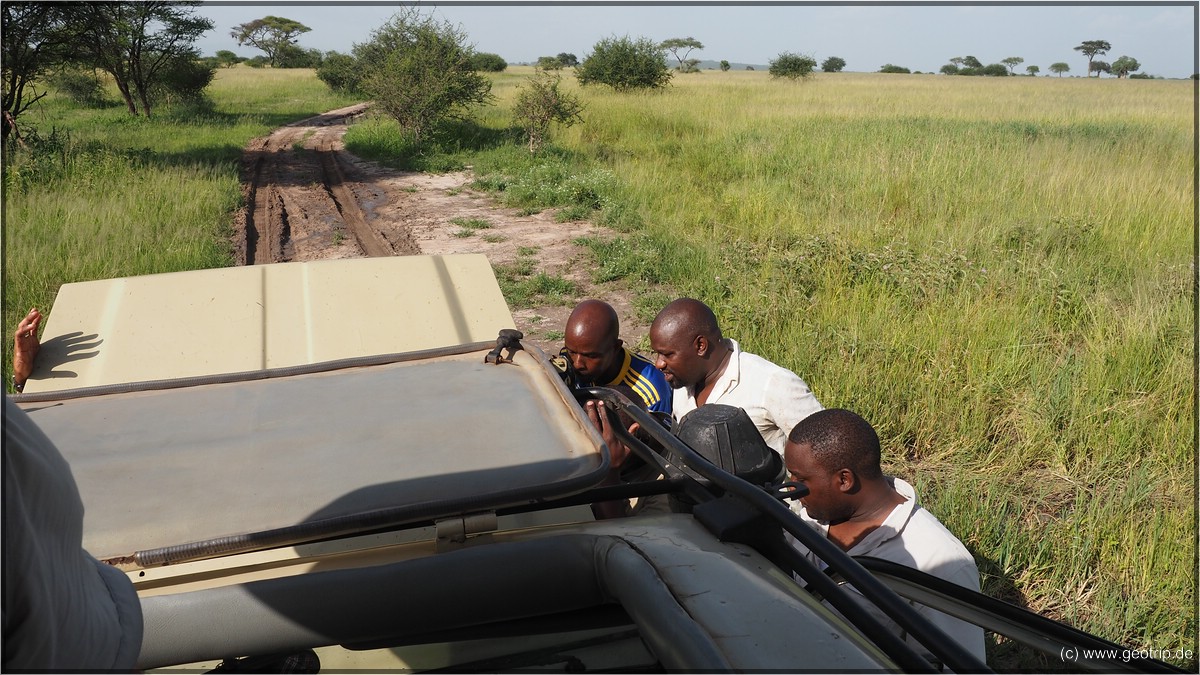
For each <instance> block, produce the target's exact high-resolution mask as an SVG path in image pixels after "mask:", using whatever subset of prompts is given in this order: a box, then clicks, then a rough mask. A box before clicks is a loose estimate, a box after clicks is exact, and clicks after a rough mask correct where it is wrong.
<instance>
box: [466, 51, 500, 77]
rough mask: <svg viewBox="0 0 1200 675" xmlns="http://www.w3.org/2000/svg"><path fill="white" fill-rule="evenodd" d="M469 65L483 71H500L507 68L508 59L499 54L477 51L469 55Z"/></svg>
mask: <svg viewBox="0 0 1200 675" xmlns="http://www.w3.org/2000/svg"><path fill="white" fill-rule="evenodd" d="M471 66H472V67H474V68H475V70H477V71H480V72H484V73H502V72H504V70H505V69H506V68H508V61H505V60H504V59H503V58H502V57H501V56H500V55H499V54H491V53H488V52H478V53H476V54H472V55H471Z"/></svg>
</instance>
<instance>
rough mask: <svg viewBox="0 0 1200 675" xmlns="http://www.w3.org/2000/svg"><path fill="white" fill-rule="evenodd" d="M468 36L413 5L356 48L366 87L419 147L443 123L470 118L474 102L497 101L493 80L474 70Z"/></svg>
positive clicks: (365, 90)
mask: <svg viewBox="0 0 1200 675" xmlns="http://www.w3.org/2000/svg"><path fill="white" fill-rule="evenodd" d="M465 39H466V36H465V34H464V33H463V32H462V31H461V30H459V29H456V28H454V27H453V26H451V25H450V24H449V23H438V22H437V21H435V20H434V19H433V18H431V17H428V16H422V15H421V13H420V11H419V10H417V9H416V8H412V9H410V10H408V11H405V12H401V13H399V14H397V15H395V16H394V17H392V19H390V20H389V21H388V23H386V24H384V26H383V27H381V28H380V29H379V30H377V31H376V32H375V33H374V34H373V35H372V40H371V42H370V43H368V44H367V45H363V46H356V47H355V54H356V55H357V56H358V57H359V58H358V61H359V64H360V65H361V66H362V69H363V71H364V75H363V79H362V84H361V86H362V89H363V91H364V92H365V93H366V94H368V95H370V96H371V97H372V98H374V99H375V102H376V105H377V106H378V107H379V109H380V110H382V111H384V112H385V113H386V114H388V115H389V116H391V117H392V118H393V119H395V120H396V121H397V122H398V123H399V124H400V127H401V128H402V129H403V130H404V131H405V132H407V133H408V134H411V136H412V138H413V141H414V142H415V143H417V144H418V145H419V144H421V143H422V142H423V140H424V139H425V138H426V136H427V135H428V134H429V133H430V132H432V131H434V130H435V129H436V128H437V127H438V126H440V125H442V124H443V123H445V122H447V121H449V120H455V119H466V118H467V116H468V112H469V111H470V109H471V108H472V107H473V106H476V105H482V104H484V103H488V102H490V101H491V99H492V97H491V88H492V83H491V82H490V81H488V79H487V78H485V77H483V76H482V75H480V74H479V73H477V72H475V69H474V68H473V67H472V65H471V58H470V54H469V52H468V51H467V48H466V47H465V46H464V43H465Z"/></svg>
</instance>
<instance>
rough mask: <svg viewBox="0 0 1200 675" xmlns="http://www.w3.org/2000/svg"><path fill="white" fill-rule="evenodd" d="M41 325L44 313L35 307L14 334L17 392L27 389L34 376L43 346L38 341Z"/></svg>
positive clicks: (14, 368)
mask: <svg viewBox="0 0 1200 675" xmlns="http://www.w3.org/2000/svg"><path fill="white" fill-rule="evenodd" d="M41 325H42V313H41V312H39V311H38V309H37V307H34V308H33V309H30V310H29V313H28V314H26V315H25V318H24V319H21V323H19V324H17V332H16V333H14V334H13V389H15V390H16V391H17V392H20V391H21V390H23V389H24V388H25V382H26V380H28V379H29V376H30V375H31V374H33V365H34V362H35V361H36V360H37V354H38V350H39V349H41V346H42V345H41V342H39V341H38V327H39V326H41Z"/></svg>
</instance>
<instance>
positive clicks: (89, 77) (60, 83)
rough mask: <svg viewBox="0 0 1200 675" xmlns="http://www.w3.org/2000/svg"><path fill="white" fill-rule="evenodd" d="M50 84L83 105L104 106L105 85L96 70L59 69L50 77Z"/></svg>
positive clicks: (91, 106) (89, 106)
mask: <svg viewBox="0 0 1200 675" xmlns="http://www.w3.org/2000/svg"><path fill="white" fill-rule="evenodd" d="M50 85H51V86H53V87H54V88H55V89H57V90H59V91H61V92H62V93H64V94H66V95H67V97H68V98H70V99H71V100H72V101H74V102H76V103H78V104H79V105H81V106H85V107H88V108H102V107H104V104H105V99H104V85H103V84H102V83H101V82H100V78H99V77H96V73H95V71H91V70H63V71H59V72H57V73H55V74H54V75H52V76H51V77H50Z"/></svg>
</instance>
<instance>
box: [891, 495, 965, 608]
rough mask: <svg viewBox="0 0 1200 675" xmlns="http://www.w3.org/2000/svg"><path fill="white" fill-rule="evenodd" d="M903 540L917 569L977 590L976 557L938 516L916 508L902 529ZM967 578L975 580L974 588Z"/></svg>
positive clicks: (919, 507) (918, 507) (921, 508)
mask: <svg viewBox="0 0 1200 675" xmlns="http://www.w3.org/2000/svg"><path fill="white" fill-rule="evenodd" d="M903 538H904V542H905V548H906V549H908V552H909V553H910V554H911V555H912V556H913V558H914V560H915V561H916V568H917V569H919V570H921V571H923V572H928V573H929V574H932V575H934V576H937V577H941V578H943V579H947V580H948V581H954V582H955V583H958V584H960V585H964V586H968V587H973V588H975V589H976V590H978V588H979V586H978V584H979V568H978V566H977V565H976V564H975V557H974V556H972V555H971V552H970V551H969V550H967V547H966V546H965V545H964V544H963V543H962V540H960V539H959V538H958V537H956V536H955V535H954V533H953V532H951V531H950V530H949V529H948V528H947V527H946V526H945V525H944V524H942V521H940V520H938V519H937V516H934V515H933V514H932V513H930V512H929V511H928V510H926V509H925V508H923V507H921V506H919V505H918V506H917V507H916V508H915V509H913V513H912V516H911V517H910V518H909V520H908V524H907V526H906V527H905V528H904V536H903ZM968 579H970V580H973V581H974V585H973V586H972V585H971V584H968V583H967V581H966V580H968Z"/></svg>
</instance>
